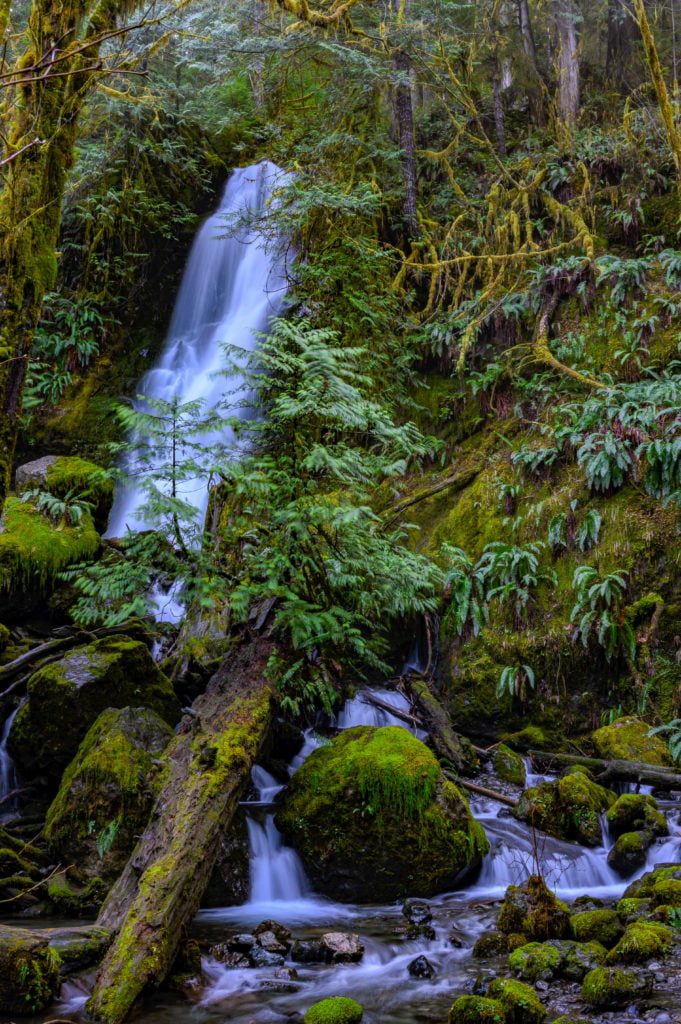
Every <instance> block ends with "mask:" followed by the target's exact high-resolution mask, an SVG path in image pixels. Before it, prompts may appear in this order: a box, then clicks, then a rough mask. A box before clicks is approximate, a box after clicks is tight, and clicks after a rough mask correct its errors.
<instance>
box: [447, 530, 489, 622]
mask: <svg viewBox="0 0 681 1024" xmlns="http://www.w3.org/2000/svg"><path fill="white" fill-rule="evenodd" d="M442 553H443V554H444V555H445V556H446V558H447V562H448V565H447V568H446V570H445V574H444V580H443V583H444V595H445V599H446V600H448V601H449V606H448V608H447V611H446V613H445V617H444V624H445V626H446V627H448V628H451V629H452V630H453V631H454V632H456V633H457V635H458V636H461V635H462V633H463V632H464V630H466V629H470V631H471V632H472V634H473V636H477V635H478V633H479V632H480V630H481V629H482V627H483V625H484V623H485V622H486V621H487V618H488V614H489V613H488V602H487V599H486V593H485V578H484V575H483V574H482V573H481V571H480V570H479V568H478V566H476V565H475V563H474V562H473V561H472V560H471V559H470V558H469V557H468V555H467V554H466V553H465V551H462V550H461V548H454V547H452V546H451V545H449V544H443V546H442Z"/></svg>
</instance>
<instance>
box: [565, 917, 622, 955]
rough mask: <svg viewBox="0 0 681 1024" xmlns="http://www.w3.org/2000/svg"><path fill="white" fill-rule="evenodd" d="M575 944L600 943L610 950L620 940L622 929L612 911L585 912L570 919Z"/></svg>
mask: <svg viewBox="0 0 681 1024" xmlns="http://www.w3.org/2000/svg"><path fill="white" fill-rule="evenodd" d="M570 927H571V928H572V934H573V935H574V937H575V939H576V940H577V942H600V944H601V945H602V946H605V948H606V949H610V948H611V947H612V946H614V945H615V943H617V942H618V941H619V939H620V938H621V936H622V934H623V932H624V927H623V926H622V922H621V921H620V919H619V917H618V916H617V914H616V912H615V911H614V910H585V911H584V912H583V913H581V914H573V915H572V917H571V918H570Z"/></svg>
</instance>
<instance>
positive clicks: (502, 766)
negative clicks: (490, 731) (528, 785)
mask: <svg viewBox="0 0 681 1024" xmlns="http://www.w3.org/2000/svg"><path fill="white" fill-rule="evenodd" d="M492 765H493V767H494V771H495V772H496V774H497V775H498V776H499V778H500V779H504V781H505V782H511V783H513V785H515V786H524V785H525V763H524V761H523V759H522V757H518V755H517V754H516V753H514V751H513V750H511V749H510V747H507V746H505V745H504V744H503V743H501V744H500V745H499V746H498V747H497V749H496V750H495V751H494V757H493V758H492Z"/></svg>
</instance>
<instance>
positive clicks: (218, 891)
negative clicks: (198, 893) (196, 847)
mask: <svg viewBox="0 0 681 1024" xmlns="http://www.w3.org/2000/svg"><path fill="white" fill-rule="evenodd" d="M249 889H250V843H249V840H248V826H247V823H246V814H245V811H244V808H243V807H239V808H238V809H237V812H236V814H235V815H234V817H233V818H232V822H231V824H230V826H229V828H228V829H227V830H226V831H225V832H224V833H223V835H222V836H221V838H220V849H219V852H218V858H217V861H216V863H215V868H214V870H213V873H212V875H211V878H210V881H209V883H208V887H207V889H206V891H205V892H204V894H203V898H202V900H201V906H202V907H207V908H211V907H236V906H240V905H241V904H242V903H245V902H246V900H247V899H248V893H249Z"/></svg>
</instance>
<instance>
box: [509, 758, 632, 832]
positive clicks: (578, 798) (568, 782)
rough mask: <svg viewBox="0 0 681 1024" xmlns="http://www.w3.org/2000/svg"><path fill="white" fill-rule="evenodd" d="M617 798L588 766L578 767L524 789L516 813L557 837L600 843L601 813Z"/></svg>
mask: <svg viewBox="0 0 681 1024" xmlns="http://www.w3.org/2000/svg"><path fill="white" fill-rule="evenodd" d="M615 799H616V797H615V794H614V793H612V792H610V790H608V789H604V788H603V787H602V786H599V785H597V784H596V783H595V782H593V781H592V780H591V778H590V777H589V773H588V772H587V771H586V770H585V769H577V770H571V771H570V772H569V773H568V774H567V775H565V776H564V777H563V778H562V779H557V780H556V781H550V782H542V783H541V785H539V786H533V787H532V788H531V789H527V790H525V792H524V793H523V794H522V796H521V797H520V800H519V801H518V805H517V807H516V808H515V809H514V812H513V813H514V814H515V816H516V818H519V819H520V820H521V821H527V822H529V823H530V824H531V825H533V826H534V827H535V828H538V829H539V830H540V831H541V832H546V833H547V834H548V835H550V836H555V837H556V838H557V839H576V840H577V842H579V843H582V844H584V845H585V846H600V845H601V843H602V841H603V832H602V829H601V822H600V815H601V813H602V812H603V811H605V810H607V809H608V808H609V807H611V806H612V805H613V804H614V803H615Z"/></svg>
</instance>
